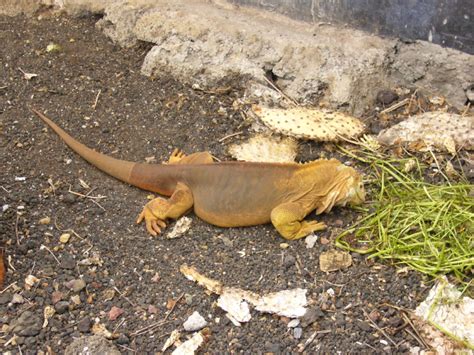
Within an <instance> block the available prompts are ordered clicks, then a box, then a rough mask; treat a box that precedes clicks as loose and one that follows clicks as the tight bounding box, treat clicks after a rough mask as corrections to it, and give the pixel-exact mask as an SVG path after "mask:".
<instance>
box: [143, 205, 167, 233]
mask: <svg viewBox="0 0 474 355" xmlns="http://www.w3.org/2000/svg"><path fill="white" fill-rule="evenodd" d="M143 220H145V225H146V229H147V231H148V233H150V234H151V235H152V236H154V237H156V236H157V235H158V234H160V233H161V229H162V228H165V227H166V223H165V221H163V220H162V219H159V218H158V217H156V216H155V215H154V214H153V212H152V210H151V209H150V208H149V207H148V206H145V207H143V210H142V212H141V213H140V215H139V216H138V218H137V223H141V222H142V221H143Z"/></svg>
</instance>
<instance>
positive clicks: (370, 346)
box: [361, 342, 377, 351]
mask: <svg viewBox="0 0 474 355" xmlns="http://www.w3.org/2000/svg"><path fill="white" fill-rule="evenodd" d="M361 344H362V345H365V346H368V347H369V348H371V349H372V350H373V351H377V349H375V348H374V347H373V346H372V345H370V344H367V343H365V342H364V343H361Z"/></svg>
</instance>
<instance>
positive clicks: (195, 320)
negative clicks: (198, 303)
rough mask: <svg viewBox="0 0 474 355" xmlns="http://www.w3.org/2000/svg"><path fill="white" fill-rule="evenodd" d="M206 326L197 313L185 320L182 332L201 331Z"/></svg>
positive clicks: (202, 318) (205, 322)
mask: <svg viewBox="0 0 474 355" xmlns="http://www.w3.org/2000/svg"><path fill="white" fill-rule="evenodd" d="M206 325H207V321H206V320H205V319H204V317H203V316H201V315H200V314H199V312H197V311H196V312H194V313H193V314H191V315H190V316H189V318H188V319H187V320H186V322H184V323H183V327H184V330H186V331H187V332H195V331H197V330H201V329H202V328H204V327H205V326H206Z"/></svg>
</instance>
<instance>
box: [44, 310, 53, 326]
mask: <svg viewBox="0 0 474 355" xmlns="http://www.w3.org/2000/svg"><path fill="white" fill-rule="evenodd" d="M54 313H56V311H55V310H54V307H52V306H46V307H44V311H43V315H44V322H43V328H46V327H47V326H48V321H49V319H50V318H51V317H52V316H53V315H54Z"/></svg>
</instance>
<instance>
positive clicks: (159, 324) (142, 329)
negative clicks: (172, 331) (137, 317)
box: [130, 321, 170, 337]
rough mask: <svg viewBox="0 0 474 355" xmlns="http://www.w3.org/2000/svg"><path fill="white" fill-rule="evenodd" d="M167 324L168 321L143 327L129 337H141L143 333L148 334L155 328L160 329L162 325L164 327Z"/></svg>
mask: <svg viewBox="0 0 474 355" xmlns="http://www.w3.org/2000/svg"><path fill="white" fill-rule="evenodd" d="M167 323H170V322H169V321H159V322H156V323H153V324H150V325H147V326H146V327H143V328H141V329H139V330H137V331H136V332H133V333H131V334H130V336H132V337H135V336H138V335H141V334H143V333H149V332H151V331H153V330H155V329H156V328H158V327H161V326H162V325H165V324H167Z"/></svg>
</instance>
